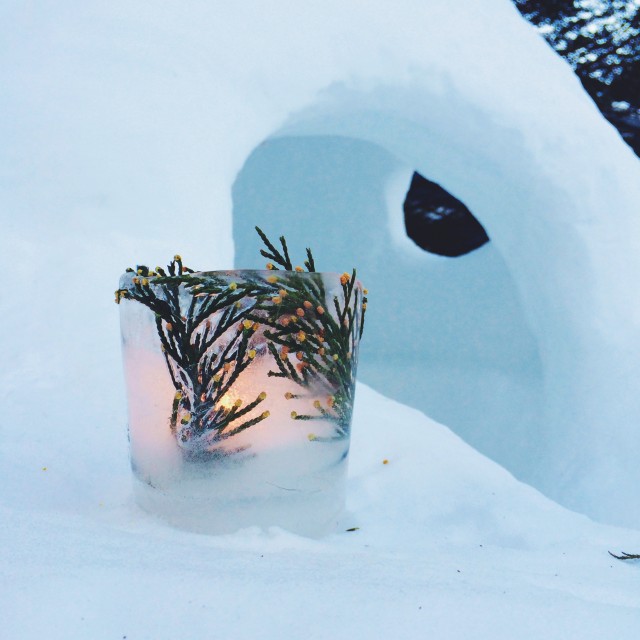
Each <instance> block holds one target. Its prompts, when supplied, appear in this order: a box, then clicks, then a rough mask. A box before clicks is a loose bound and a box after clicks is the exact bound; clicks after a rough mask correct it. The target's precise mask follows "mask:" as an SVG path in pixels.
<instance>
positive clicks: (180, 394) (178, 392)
mask: <svg viewBox="0 0 640 640" xmlns="http://www.w3.org/2000/svg"><path fill="white" fill-rule="evenodd" d="M173 397H174V398H175V399H176V400H182V391H176V395H175V396H173Z"/></svg>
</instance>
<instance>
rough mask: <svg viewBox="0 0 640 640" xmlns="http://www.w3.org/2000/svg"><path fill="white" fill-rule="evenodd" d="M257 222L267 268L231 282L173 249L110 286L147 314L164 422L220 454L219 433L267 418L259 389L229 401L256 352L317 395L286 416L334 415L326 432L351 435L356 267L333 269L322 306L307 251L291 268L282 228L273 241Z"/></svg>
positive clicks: (187, 444) (358, 302)
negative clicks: (163, 390) (165, 404)
mask: <svg viewBox="0 0 640 640" xmlns="http://www.w3.org/2000/svg"><path fill="white" fill-rule="evenodd" d="M256 230H257V232H258V234H259V235H260V237H261V239H262V241H263V242H264V244H265V247H266V248H265V249H263V250H262V251H261V253H262V255H264V256H265V257H267V258H268V259H269V260H270V261H273V262H269V264H268V265H267V273H265V272H260V271H247V272H244V273H243V277H242V279H240V278H238V282H235V281H233V280H232V279H231V277H232V276H230V275H229V274H224V272H223V273H196V272H194V270H193V269H190V268H188V267H186V266H184V265H183V263H182V258H181V257H180V256H179V255H176V256H175V257H174V259H173V260H172V261H171V262H170V263H169V265H168V266H167V268H166V270H165V269H162V268H160V267H156V269H155V271H153V270H150V269H149V268H148V267H147V266H145V265H139V266H137V267H136V269H135V270H134V269H127V273H126V274H125V276H124V278H123V281H122V282H121V288H120V289H118V291H116V302H118V303H119V302H120V301H121V300H123V299H126V300H132V301H136V302H139V303H140V304H143V305H144V306H145V307H147V308H148V309H150V310H151V311H152V312H153V313H154V316H155V324H156V329H157V334H158V337H159V339H160V344H161V348H162V352H163V355H164V358H165V361H166V365H167V369H168V371H169V375H170V377H171V381H172V383H173V386H174V387H175V389H176V393H175V397H174V401H173V407H172V412H171V417H170V419H169V423H170V428H171V431H172V432H173V433H174V434H175V436H176V439H177V441H178V443H179V444H180V446H181V447H182V448H183V449H185V450H186V451H187V452H188V453H189V454H190V455H191V456H195V457H205V456H211V455H220V452H221V451H222V450H221V449H219V448H218V445H219V444H220V443H221V442H223V441H224V440H227V439H228V438H230V437H232V436H235V435H237V434H238V433H240V432H242V431H244V430H245V429H248V428H250V427H252V426H254V425H256V424H258V423H260V422H262V421H263V420H266V419H267V418H268V417H269V412H268V411H262V412H259V411H258V407H259V405H260V404H261V403H262V402H263V401H264V400H265V399H266V397H267V394H266V392H265V391H261V392H260V393H258V394H257V395H256V396H255V397H253V398H249V399H236V400H234V401H233V403H229V401H228V393H229V391H230V390H231V389H232V387H233V385H234V383H235V382H236V381H237V380H238V378H239V377H240V375H241V374H242V373H243V372H244V371H245V370H246V369H247V368H248V367H249V366H250V365H251V363H252V361H254V360H255V359H256V358H261V357H272V358H273V363H274V368H273V370H272V371H270V372H269V376H272V377H281V378H286V379H288V380H290V381H291V382H293V383H295V384H296V385H298V386H300V387H301V388H303V389H304V390H305V392H307V393H309V392H312V393H314V394H316V395H317V396H318V397H317V399H316V400H315V401H314V402H313V407H314V409H315V410H316V413H314V414H306V415H298V414H295V412H292V418H293V419H295V420H314V419H317V420H325V421H328V422H331V423H332V424H333V425H334V436H332V438H333V437H335V438H341V437H345V436H346V435H347V434H348V428H349V422H350V417H351V411H352V408H353V392H354V387H355V375H356V369H357V343H358V341H359V340H360V337H361V336H362V331H363V328H364V314H365V310H366V298H363V295H362V293H361V290H360V287H359V285H358V284H357V283H356V271H355V270H354V271H353V272H352V274H350V275H349V274H346V273H345V274H343V275H342V276H340V284H341V288H342V295H341V296H339V295H334V296H333V298H332V304H333V307H334V309H333V310H332V312H327V310H326V309H325V308H324V306H325V305H326V302H325V300H326V299H327V292H326V291H325V284H324V278H323V276H322V274H319V273H316V272H315V262H314V259H313V255H312V253H311V250H310V249H307V252H306V256H307V259H306V260H305V262H304V264H305V267H306V268H307V271H306V272H305V271H304V269H303V268H302V267H295V268H294V267H293V265H292V263H291V259H290V257H289V252H288V248H287V244H286V240H285V238H284V237H281V238H280V245H281V248H280V249H278V248H276V247H275V245H274V244H273V243H271V241H270V240H269V239H268V238H267V236H266V235H265V234H264V233H263V232H262V230H261V229H259V228H257V227H256ZM274 263H275V264H274ZM276 265H278V266H276ZM279 267H281V268H282V269H283V270H284V271H286V273H284V272H283V271H280V269H279ZM265 344H266V348H265V346H264V345H265ZM290 358H295V359H296V360H295V361H294V362H292V361H291V360H290ZM287 397H291V398H294V397H296V395H295V394H292V393H289V394H288V396H287ZM311 439H315V438H311ZM317 439H318V440H320V438H317ZM227 453H229V452H228V451H225V454H227Z"/></svg>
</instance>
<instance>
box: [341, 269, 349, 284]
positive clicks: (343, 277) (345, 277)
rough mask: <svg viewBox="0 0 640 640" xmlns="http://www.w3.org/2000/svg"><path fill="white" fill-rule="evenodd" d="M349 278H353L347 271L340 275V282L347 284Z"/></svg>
mask: <svg viewBox="0 0 640 640" xmlns="http://www.w3.org/2000/svg"><path fill="white" fill-rule="evenodd" d="M349 280H351V276H350V275H349V274H348V273H347V272H346V271H345V273H343V274H342V275H341V276H340V284H342V285H344V284H347V282H349Z"/></svg>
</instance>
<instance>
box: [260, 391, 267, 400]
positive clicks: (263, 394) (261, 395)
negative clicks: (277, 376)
mask: <svg viewBox="0 0 640 640" xmlns="http://www.w3.org/2000/svg"><path fill="white" fill-rule="evenodd" d="M266 397H267V394H266V393H265V392H264V391H263V392H262V393H261V394H260V395H259V396H258V400H264V399H265V398H266Z"/></svg>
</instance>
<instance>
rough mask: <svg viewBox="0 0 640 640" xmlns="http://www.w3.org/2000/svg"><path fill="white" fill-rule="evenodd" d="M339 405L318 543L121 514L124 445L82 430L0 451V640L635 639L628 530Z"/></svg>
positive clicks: (439, 434)
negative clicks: (344, 458) (333, 504)
mask: <svg viewBox="0 0 640 640" xmlns="http://www.w3.org/2000/svg"><path fill="white" fill-rule="evenodd" d="M357 394H358V399H357V403H356V407H357V408H356V416H355V423H354V433H353V440H352V442H353V454H352V458H351V475H350V480H349V484H348V494H349V512H348V513H347V514H346V515H345V517H344V521H343V527H342V529H341V531H340V532H339V533H337V534H336V535H333V536H331V537H328V538H325V539H324V540H320V541H314V540H309V539H306V538H301V537H297V536H294V535H292V534H289V533H287V532H285V531H282V530H279V529H271V530H268V531H262V530H259V529H257V528H250V529H245V530H243V531H240V532H238V533H237V534H234V535H228V536H217V537H216V536H204V535H198V534H193V533H188V532H184V531H179V530H177V529H172V528H170V527H167V526H166V525H165V524H164V523H163V522H161V521H160V520H158V519H155V518H153V517H152V516H150V515H148V514H146V513H145V512H143V511H141V510H139V509H137V508H136V507H135V506H134V504H133V500H132V497H131V493H130V488H129V483H130V473H129V470H128V469H127V468H126V466H125V465H123V464H121V460H122V457H123V454H124V451H119V450H118V451H116V450H115V449H117V447H116V445H113V444H112V445H111V447H109V446H108V443H106V442H105V436H104V434H101V433H100V432H96V431H93V430H91V431H90V432H89V433H88V435H87V438H86V439H85V440H76V441H75V442H74V443H73V445H72V446H70V448H69V449H68V450H67V451H66V455H64V456H60V455H58V454H57V453H56V452H55V451H54V450H52V449H51V448H50V447H49V448H47V450H45V451H34V450H33V449H32V450H28V451H20V450H19V447H17V446H16V445H15V444H14V443H12V444H11V445H10V448H9V447H8V446H7V444H6V443H5V445H4V448H5V451H6V450H7V448H9V452H10V453H12V454H14V455H15V454H18V453H20V454H21V464H20V465H19V466H18V465H16V466H15V467H12V468H10V469H8V471H9V473H8V474H7V476H6V477H5V478H4V484H3V498H2V506H0V515H1V516H2V522H3V523H4V525H3V527H1V528H0V562H1V563H2V567H3V575H4V578H5V579H4V580H3V581H2V583H1V584H0V601H1V602H2V605H1V606H0V610H1V611H2V629H3V635H2V637H3V638H6V639H7V640H14V639H16V640H18V639H22V638H35V637H46V638H50V639H51V640H58V639H60V640H62V639H64V640H75V639H76V638H77V639H78V640H80V639H83V640H84V639H85V638H88V637H90V638H95V639H96V640H102V638H105V639H106V638H122V637H124V636H126V637H127V638H149V639H151V638H153V639H154V640H164V639H165V638H166V639H169V638H176V637H189V638H205V637H206V638H210V637H222V638H227V637H233V638H247V639H249V638H257V637H260V638H276V637H278V638H294V637H299V636H302V635H304V636H305V637H310V638H318V639H324V638H327V637H333V638H338V639H342V638H344V639H345V640H346V639H347V638H367V637H383V636H387V635H389V636H391V635H394V636H395V635H399V636H401V637H403V638H424V636H425V634H435V636H437V637H438V638H452V639H453V638H456V639H457V638H460V639H462V638H468V637H470V636H471V635H477V636H479V637H491V638H496V639H498V640H501V639H503V638H504V639H505V640H506V639H510V638H513V630H514V629H518V634H519V637H522V638H523V639H524V640H529V639H531V640H533V639H537V638H540V637H549V638H556V637H557V638H560V637H568V636H570V637H580V638H588V639H591V638H593V639H594V640H595V639H598V638H602V637H615V638H616V640H626V639H627V638H629V639H630V640H631V639H633V638H635V637H636V635H637V622H638V619H639V616H640V610H639V608H638V599H637V597H636V590H637V571H636V567H634V566H632V565H628V564H623V563H620V562H618V561H614V560H613V559H612V558H611V557H610V556H608V555H607V553H606V550H607V549H608V548H611V547H614V548H615V549H619V548H622V549H627V550H631V549H636V548H637V547H638V545H640V537H639V536H638V532H637V531H629V530H623V529H615V528H611V527H606V526H603V525H597V524H594V523H592V522H591V521H589V520H588V519H587V518H586V517H584V516H581V515H577V514H574V513H571V512H568V511H566V510H564V509H563V508H561V507H559V506H558V505H556V504H554V503H552V502H551V501H549V500H548V499H546V498H544V497H543V496H542V495H540V494H539V493H538V492H536V491H534V490H533V489H531V488H530V487H528V486H526V485H523V484H521V483H519V482H517V481H516V480H515V479H514V478H513V477H512V476H510V475H509V474H508V473H507V472H505V471H504V470H503V469H501V468H500V467H498V466H497V465H496V464H495V463H493V462H491V461H489V460H488V459H486V458H484V457H483V456H481V455H480V454H478V453H477V452H476V451H475V450H473V449H472V448H470V447H469V446H468V445H466V444H465V443H464V442H463V441H462V440H460V439H459V438H458V437H457V436H455V435H454V434H452V433H451V432H450V431H449V430H448V429H447V428H445V427H442V426H441V425H438V424H436V423H434V422H432V421H431V420H429V419H428V418H426V417H425V416H424V415H422V414H421V413H420V412H418V411H416V410H413V409H410V408H408V407H406V406H403V405H400V404H398V403H396V402H393V401H391V400H388V399H386V398H383V397H381V396H380V395H379V394H377V393H375V392H374V391H372V390H371V389H369V388H367V387H364V386H362V385H361V386H360V387H359V388H358V391H357ZM108 440H110V441H113V442H115V443H120V442H121V437H120V435H119V434H118V433H116V432H115V431H112V432H111V433H110V434H109V436H108ZM105 445H107V446H105ZM96 450H100V451H102V452H103V457H104V458H105V464H102V465H100V464H96V465H95V466H93V467H92V468H91V473H88V472H87V469H85V467H84V465H83V464H82V463H81V461H82V460H84V459H90V460H95V459H96V458H97V456H96V454H95V451H96ZM105 451H106V453H104V452H105ZM11 458H13V456H11ZM384 460H387V463H386V464H384ZM43 465H46V467H47V470H46V471H43V470H42V466H43ZM353 527H359V529H357V530H355V531H346V529H352V528H353ZM34 603H37V606H34Z"/></svg>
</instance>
